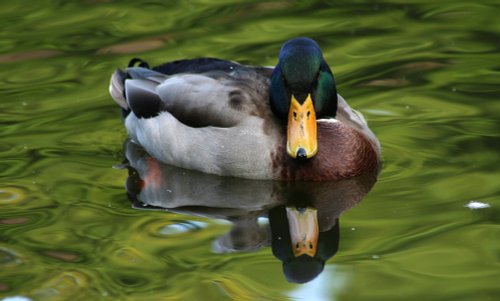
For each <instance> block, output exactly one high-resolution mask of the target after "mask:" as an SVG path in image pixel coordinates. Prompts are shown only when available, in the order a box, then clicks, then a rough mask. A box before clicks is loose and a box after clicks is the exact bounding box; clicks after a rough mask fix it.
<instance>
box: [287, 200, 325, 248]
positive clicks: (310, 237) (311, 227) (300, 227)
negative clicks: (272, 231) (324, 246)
mask: <svg viewBox="0 0 500 301" xmlns="http://www.w3.org/2000/svg"><path fill="white" fill-rule="evenodd" d="M286 216H287V218H288V225H289V231H290V240H291V242H292V249H293V255H294V256H295V257H298V256H300V255H302V254H306V255H309V256H311V257H314V255H316V247H317V245H318V236H319V227H318V215H317V210H316V209H314V208H306V209H304V210H298V209H297V208H295V207H286Z"/></svg>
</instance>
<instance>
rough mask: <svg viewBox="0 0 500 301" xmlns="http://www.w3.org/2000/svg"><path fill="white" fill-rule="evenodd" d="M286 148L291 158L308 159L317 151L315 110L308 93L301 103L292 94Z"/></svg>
mask: <svg viewBox="0 0 500 301" xmlns="http://www.w3.org/2000/svg"><path fill="white" fill-rule="evenodd" d="M286 150H287V152H288V155H290V156H291V157H292V158H301V159H308V158H311V157H313V156H314V155H316V153H317V152H318V141H317V126H316V112H315V111H314V105H313V102H312V99H311V95H310V94H308V95H307V98H306V100H305V101H304V103H303V104H300V103H299V101H298V100H297V99H296V98H295V96H293V95H292V100H291V102H290V111H289V112H288V132H287V143H286Z"/></svg>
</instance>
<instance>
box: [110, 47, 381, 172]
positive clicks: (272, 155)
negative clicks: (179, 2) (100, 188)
mask: <svg viewBox="0 0 500 301" xmlns="http://www.w3.org/2000/svg"><path fill="white" fill-rule="evenodd" d="M136 63H139V66H138V67H135V65H136ZM110 94H111V96H112V98H113V99H114V100H115V101H116V102H117V103H118V104H119V105H120V106H121V108H122V112H123V115H124V117H125V118H124V122H125V127H126V129H127V131H128V134H129V136H130V138H131V139H132V140H133V141H134V142H135V143H137V144H139V145H141V146H142V147H143V148H144V149H145V150H146V151H147V152H148V153H149V154H150V155H151V156H153V157H155V158H156V159H158V160H160V161H162V162H164V163H167V164H171V165H174V166H177V167H181V168H186V169H192V170H198V171H201V172H205V173H210V174H216V175H221V176H234V177H241V178H248V179H272V180H291V181H324V180H335V179H342V178H349V177H353V176H356V175H359V174H362V173H364V172H369V171H372V170H374V169H377V168H378V167H379V163H380V143H379V141H378V139H377V138H376V136H375V135H374V134H373V132H372V131H371V130H370V128H369V127H368V125H367V123H366V121H365V119H364V117H363V116H362V115H361V114H360V113H358V112H356V111H354V110H352V109H351V108H350V107H349V105H348V104H347V102H346V101H345V100H344V99H343V98H342V97H341V96H340V95H339V94H337V89H336V84H335V80H334V76H333V73H332V71H331V69H330V67H329V66H328V64H327V63H326V61H325V59H324V57H323V54H322V51H321V49H320V47H319V45H318V44H317V43H316V42H315V41H314V40H312V39H309V38H294V39H291V40H288V41H286V42H285V43H284V44H283V46H282V48H281V50H280V52H279V56H278V63H277V65H276V66H275V67H255V66H246V65H242V64H239V63H236V62H232V61H226V60H221V59H215V58H198V59H186V60H178V61H173V62H168V63H165V64H162V65H159V66H156V67H153V68H149V64H147V63H146V62H144V61H142V60H140V59H132V60H131V62H130V63H129V68H127V69H126V70H125V71H122V70H120V69H118V70H116V71H115V72H114V74H113V75H112V77H111V82H110Z"/></svg>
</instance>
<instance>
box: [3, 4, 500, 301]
mask: <svg viewBox="0 0 500 301" xmlns="http://www.w3.org/2000/svg"><path fill="white" fill-rule="evenodd" d="M499 15H500V5H499V4H498V3H495V2H494V1H474V2H471V1H383V2H382V1H377V2H375V1H367V2H361V1H325V2H314V3H311V2H305V1H301V2H294V1H283V2H261V1H218V2H215V1H189V2H188V1H168V2H167V1H163V2H161V1H148V2H143V3H139V2H138V1H116V2H114V1H97V0H95V1H92V0H87V1H52V2H51V1H10V2H8V1H2V2H1V4H0V24H1V28H2V31H1V32H2V37H1V39H0V66H1V68H0V300H9V297H14V296H23V297H26V298H30V299H31V300H99V299H102V300H454V301H456V300H498V298H499V296H500V285H499V284H498V279H499V276H500V264H499V261H500V257H499V256H500V255H499V254H500V240H499V238H500V226H499V220H500V212H499V206H500V185H499V183H500V180H499V179H500V167H499V162H500V135H499V129H500V102H499V97H500V85H499V79H500V22H499V21H498V16H499ZM296 36H309V37H311V38H314V39H316V40H317V41H318V43H319V44H320V45H321V47H322V49H323V51H324V53H325V58H326V59H327V61H328V62H329V63H330V65H331V67H332V70H333V72H334V74H335V76H336V80H337V82H338V90H339V92H340V93H341V94H342V95H343V96H344V97H345V98H346V99H347V101H348V102H349V103H350V104H351V106H352V107H354V108H355V109H358V110H360V111H361V112H362V113H364V115H365V116H366V118H367V119H368V121H369V123H370V126H371V128H372V129H373V131H374V132H375V134H376V135H377V136H378V137H379V139H380V141H381V144H382V149H383V150H382V152H383V160H384V167H383V169H382V172H381V174H380V176H379V179H378V182H377V183H376V184H375V186H374V187H373V189H372V190H371V191H370V192H369V193H368V194H367V195H366V197H365V198H364V199H363V201H362V202H361V203H359V204H358V205H357V206H356V207H354V208H352V209H350V210H348V211H346V212H344V214H343V215H342V217H341V222H340V247H339V250H338V252H337V254H336V255H335V256H334V257H332V258H331V259H329V260H328V261H327V263H326V266H325V269H324V271H323V273H321V274H320V275H319V276H318V277H317V278H316V279H314V280H313V281H311V282H309V283H306V284H295V283H289V282H288V281H287V280H286V278H285V276H284V275H283V272H282V264H281V262H280V261H279V260H278V259H277V258H276V257H274V256H273V254H272V251H271V248H270V247H268V246H263V247H261V248H258V249H257V250H253V251H251V252H250V251H247V252H222V253H221V252H214V251H213V243H214V241H216V240H217V239H219V238H220V237H221V236H223V235H225V234H226V233H228V231H230V229H231V228H232V225H231V223H230V222H228V221H225V220H224V219H223V218H216V219H214V218H210V217H206V216H202V215H188V214H185V213H169V212H164V211H157V210H136V209H133V208H132V207H131V203H130V201H129V199H128V198H127V195H126V190H125V188H124V184H125V181H126V180H127V177H128V172H127V170H126V169H117V168H113V166H115V165H119V164H121V163H122V161H123V156H124V150H123V142H124V140H125V139H126V133H125V130H124V129H123V126H122V122H121V119H120V114H119V111H118V110H117V107H116V105H115V104H114V103H113V101H112V100H111V98H110V97H109V95H108V80H109V77H110V75H111V73H112V72H113V71H114V69H115V68H117V67H124V66H125V64H126V63H127V62H128V60H129V59H130V58H131V57H135V56H140V57H141V58H143V59H145V60H147V61H149V62H150V63H152V64H159V63H162V62H164V61H168V60H174V59H180V58H186V57H198V56H213V57H221V58H225V59H230V60H237V61H240V62H243V63H247V64H258V65H273V64H275V63H276V55H277V52H278V51H279V48H280V46H281V44H282V42H283V41H285V40H287V39H289V38H292V37H296ZM256 193H261V191H256ZM469 201H478V202H481V203H485V204H489V205H490V207H488V208H483V209H476V210H472V209H469V208H467V207H464V206H465V205H466V204H468V203H469ZM220 217H221V216H220ZM265 222H266V221H265V219H259V223H263V224H264V225H263V226H262V227H264V226H265Z"/></svg>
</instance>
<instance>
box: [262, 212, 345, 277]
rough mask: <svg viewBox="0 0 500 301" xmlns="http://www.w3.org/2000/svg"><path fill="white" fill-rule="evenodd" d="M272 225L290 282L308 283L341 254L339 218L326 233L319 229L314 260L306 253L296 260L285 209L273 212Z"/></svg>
mask: <svg viewBox="0 0 500 301" xmlns="http://www.w3.org/2000/svg"><path fill="white" fill-rule="evenodd" d="M269 225H270V227H271V236H272V240H271V246H272V250H273V255H274V256H275V257H276V258H278V259H279V260H281V261H282V262H283V273H284V274H285V277H286V278H287V280H288V281H289V282H295V283H305V282H308V281H311V280H313V279H314V278H316V277H317V276H318V275H319V274H320V273H321V272H322V271H323V269H324V266H325V262H326V260H328V259H329V258H330V257H332V256H333V255H335V253H337V250H338V246H339V221H338V219H337V220H336V222H335V225H334V226H333V227H332V228H331V229H328V230H327V231H324V232H321V230H322V229H319V231H320V232H319V236H318V243H317V248H316V253H315V255H314V256H313V257H311V256H309V255H306V254H302V255H300V256H297V257H295V255H294V252H293V247H294V246H293V245H292V240H291V236H290V232H289V230H290V225H289V222H288V218H287V213H286V207H285V206H278V207H275V208H273V209H271V210H270V211H269Z"/></svg>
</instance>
